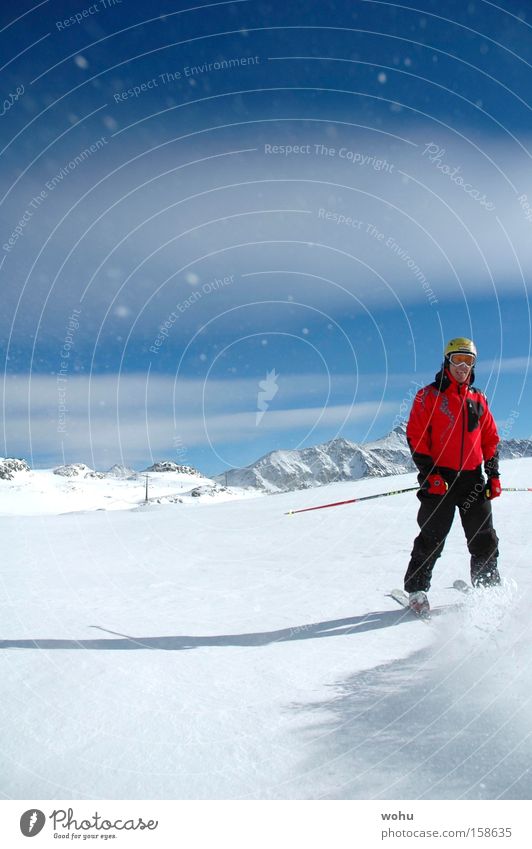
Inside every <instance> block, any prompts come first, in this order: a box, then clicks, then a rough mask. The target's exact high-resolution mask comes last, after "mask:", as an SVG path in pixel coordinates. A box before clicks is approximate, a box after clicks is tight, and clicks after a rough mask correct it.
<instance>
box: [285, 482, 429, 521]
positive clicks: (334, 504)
mask: <svg viewBox="0 0 532 849" xmlns="http://www.w3.org/2000/svg"><path fill="white" fill-rule="evenodd" d="M418 489H419V487H418V486H409V487H408V489H396V490H394V491H393V492H379V493H378V494H377V495H364V496H362V498H348V499H347V501H333V502H332V503H331V504H319V505H318V506H317V507H302V508H301V509H300V510H289V511H288V512H287V513H285V516H293V515H294V513H306V512H307V511H308V510H323V508H324V507H339V506H340V505H341V504H354V503H355V501H370V500H371V499H372V498H385V497H386V496H387V495H401V493H402V492H414V491H416V490H418Z"/></svg>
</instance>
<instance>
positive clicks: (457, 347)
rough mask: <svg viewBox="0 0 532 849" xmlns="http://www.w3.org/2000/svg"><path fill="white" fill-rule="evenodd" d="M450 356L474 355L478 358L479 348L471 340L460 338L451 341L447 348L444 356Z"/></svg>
mask: <svg viewBox="0 0 532 849" xmlns="http://www.w3.org/2000/svg"><path fill="white" fill-rule="evenodd" d="M450 354H473V356H474V357H476V356H477V346H476V345H475V343H474V342H473V341H472V340H471V339H465V338H464V337H463V336H458V337H457V338H456V339H451V340H450V341H449V342H447V345H446V346H445V351H444V355H445V356H446V357H448V356H449V355H450Z"/></svg>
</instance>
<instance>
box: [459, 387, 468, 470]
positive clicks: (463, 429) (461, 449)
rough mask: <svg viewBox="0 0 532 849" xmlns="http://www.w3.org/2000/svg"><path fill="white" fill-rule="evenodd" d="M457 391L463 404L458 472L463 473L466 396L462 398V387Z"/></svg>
mask: <svg viewBox="0 0 532 849" xmlns="http://www.w3.org/2000/svg"><path fill="white" fill-rule="evenodd" d="M457 389H458V394H459V396H460V399H461V403H462V446H461V448H460V468H459V470H458V471H460V472H461V471H462V465H463V462H464V441H465V424H466V408H465V394H464V397H463V398H462V393H461V391H460V386H457ZM466 392H467V389H466Z"/></svg>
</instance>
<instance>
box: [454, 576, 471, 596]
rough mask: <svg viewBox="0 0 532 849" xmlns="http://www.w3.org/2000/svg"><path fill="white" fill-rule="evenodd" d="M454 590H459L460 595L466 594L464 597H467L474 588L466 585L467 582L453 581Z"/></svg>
mask: <svg viewBox="0 0 532 849" xmlns="http://www.w3.org/2000/svg"><path fill="white" fill-rule="evenodd" d="M453 588H454V589H455V590H458V592H460V593H464V595H467V594H468V593H470V592H471V591H472V590H473V587H470V586H469V584H466V582H465V581H460V580H458V581H453Z"/></svg>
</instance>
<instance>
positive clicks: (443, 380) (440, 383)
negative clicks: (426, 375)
mask: <svg viewBox="0 0 532 849" xmlns="http://www.w3.org/2000/svg"><path fill="white" fill-rule="evenodd" d="M473 376H474V373H473V369H471V372H470V374H469V377H468V379H467V380H466V381H465V383H461V384H460V383H458V381H457V380H455V379H454V377H453V376H452V374H451V372H450V371H449V369H448V368H447V367H446V366H445V363H444V364H443V365H442V367H441V369H440V370H439V372H438V373H437V375H436V376H435V378H434V383H435V384H436V386H437V388H438V389H439V390H440V392H445V391H446V390H447V389H449V387H450V386H453V387H455V388H458V389H459V388H460V386H466V387H467V388H469V387H470V386H471V383H472V381H473Z"/></svg>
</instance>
